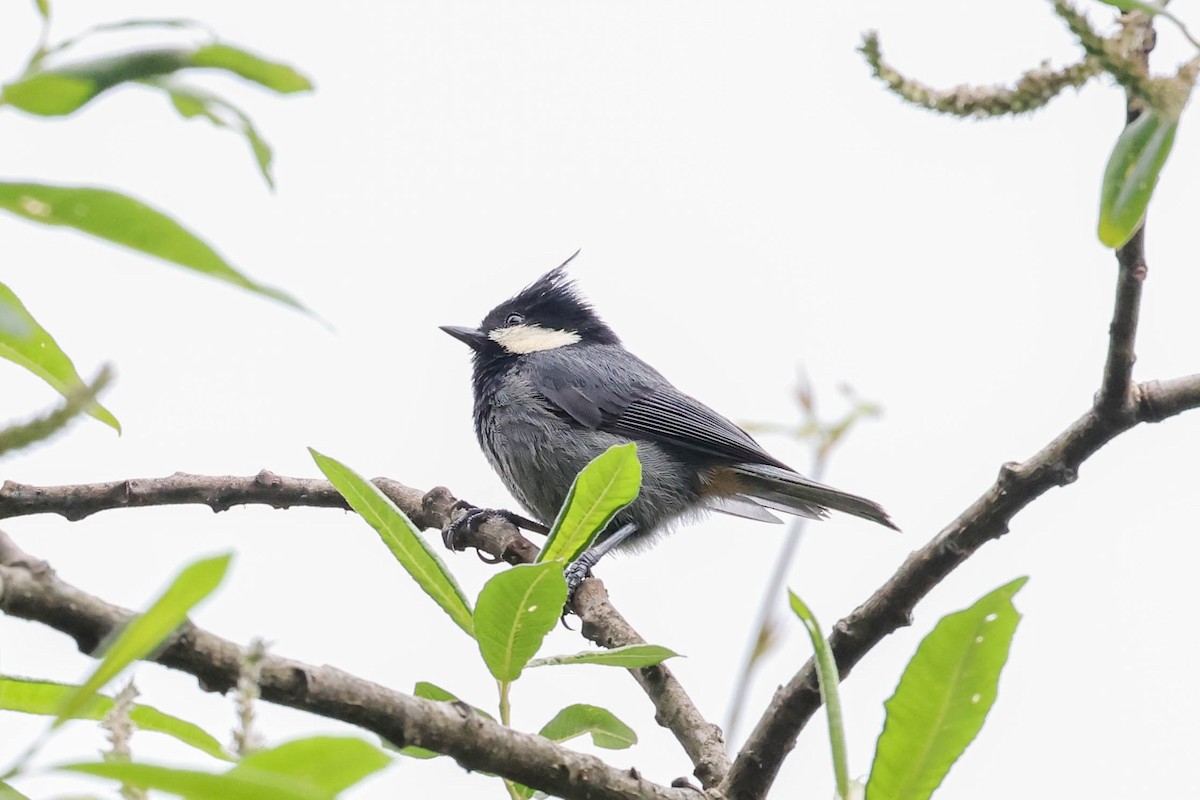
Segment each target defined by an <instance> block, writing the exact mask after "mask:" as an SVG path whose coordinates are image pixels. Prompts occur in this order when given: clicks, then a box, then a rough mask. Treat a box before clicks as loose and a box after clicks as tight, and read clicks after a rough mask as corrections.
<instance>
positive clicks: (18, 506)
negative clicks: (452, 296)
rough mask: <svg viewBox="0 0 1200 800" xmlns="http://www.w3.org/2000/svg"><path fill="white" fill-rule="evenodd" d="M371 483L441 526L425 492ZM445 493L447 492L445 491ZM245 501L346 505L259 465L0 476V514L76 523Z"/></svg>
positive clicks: (417, 516)
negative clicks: (146, 474) (39, 477)
mask: <svg viewBox="0 0 1200 800" xmlns="http://www.w3.org/2000/svg"><path fill="white" fill-rule="evenodd" d="M372 483H374V484H375V485H376V486H377V487H379V489H380V490H381V491H382V492H383V493H384V494H386V495H387V496H388V497H390V498H391V500H392V502H394V503H395V504H396V505H397V506H399V507H400V510H401V511H403V512H404V513H405V514H407V515H408V517H409V519H411V520H412V521H413V523H415V524H416V525H417V526H418V527H420V528H440V527H441V526H442V520H441V519H440V518H439V514H438V513H437V512H438V510H440V511H442V512H443V513H448V511H447V510H446V509H441V507H440V506H439V507H438V509H437V510H433V511H431V510H428V509H426V508H425V506H424V505H423V504H422V501H423V500H424V498H425V493H423V492H421V491H420V490H418V489H412V488H410V487H408V486H405V485H404V484H402V483H398V482H396V481H393V480H389V479H388V478H375V479H374V480H373V481H372ZM434 491H436V490H434ZM442 491H445V490H442ZM446 494H447V495H449V493H448V492H446ZM451 502H453V498H451ZM250 503H254V504H263V505H269V506H272V507H274V508H291V507H292V506H315V507H319V508H341V509H347V510H348V509H349V508H350V506H348V505H347V504H346V501H345V499H344V498H343V497H342V496H341V495H340V494H338V491H337V490H336V489H334V488H333V484H331V483H330V482H329V481H325V480H319V479H315V478H287V477H284V476H281V475H276V474H274V473H272V472H268V471H267V470H265V469H264V470H263V471H262V472H260V473H258V474H257V475H255V476H254V477H250V478H244V477H235V476H232V475H189V474H187V473H184V472H176V473H175V474H174V475H169V476H167V477H165V478H134V479H129V480H123V481H111V482H109V483H91V484H79V485H74V486H27V485H25V484H20V483H14V482H13V481H5V482H4V485H3V486H0V519H6V518H9V517H20V516H28V515H30V514H58V515H60V516H62V517H65V518H67V519H69V520H71V521H72V522H77V521H79V520H81V519H84V518H85V517H90V516H91V515H92V514H95V513H96V512H98V511H108V510H110V509H114V508H140V507H143V506H172V505H205V506H208V507H209V508H211V509H212V510H213V511H217V512H220V511H228V510H229V509H230V508H232V507H233V506H237V505H245V504H250Z"/></svg>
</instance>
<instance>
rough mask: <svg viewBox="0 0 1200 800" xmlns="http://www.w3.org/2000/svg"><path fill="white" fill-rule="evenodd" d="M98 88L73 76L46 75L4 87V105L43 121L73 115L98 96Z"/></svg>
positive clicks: (0, 94) (0, 98)
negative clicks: (44, 118)
mask: <svg viewBox="0 0 1200 800" xmlns="http://www.w3.org/2000/svg"><path fill="white" fill-rule="evenodd" d="M97 93H98V92H97V89H96V84H95V83H93V82H92V81H89V80H87V79H85V78H77V77H73V76H71V75H60V74H53V73H42V74H35V75H31V76H29V77H28V78H24V79H22V80H20V81H16V82H14V83H9V84H6V85H5V86H3V87H0V101H3V102H5V103H8V104H9V105H10V106H13V107H14V108H19V109H21V110H22V111H27V112H29V113H30V114H37V115H39V116H43V117H56V116H62V115H64V114H70V113H71V112H73V111H76V110H78V109H79V108H81V107H82V106H83V105H84V104H85V103H87V101H89V100H91V99H92V98H93V97H95V96H96V94H97Z"/></svg>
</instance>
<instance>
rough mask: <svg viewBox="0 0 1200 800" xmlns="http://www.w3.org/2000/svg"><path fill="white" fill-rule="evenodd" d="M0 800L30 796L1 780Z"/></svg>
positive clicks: (17, 799) (18, 799)
mask: <svg viewBox="0 0 1200 800" xmlns="http://www.w3.org/2000/svg"><path fill="white" fill-rule="evenodd" d="M0 800H29V798H28V797H26V796H25V795H23V794H21V793H20V792H18V791H17V790H16V789H14V788H13V787H11V786H9V785H8V784H7V783H5V782H4V781H0Z"/></svg>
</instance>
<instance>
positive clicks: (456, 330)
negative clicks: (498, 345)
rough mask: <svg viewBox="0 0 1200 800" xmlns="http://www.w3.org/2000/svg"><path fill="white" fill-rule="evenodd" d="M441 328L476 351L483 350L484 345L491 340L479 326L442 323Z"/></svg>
mask: <svg viewBox="0 0 1200 800" xmlns="http://www.w3.org/2000/svg"><path fill="white" fill-rule="evenodd" d="M441 329H442V330H444V331H445V332H446V333H448V334H450V335H451V336H453V337H454V338H455V339H458V340H459V341H460V342H462V343H463V344H465V345H467V346H469V347H470V348H471V349H472V350H474V351H476V352H479V351H480V350H482V349H483V348H484V345H486V344H487V343H488V342H489V341H490V340H489V339H488V337H487V334H486V333H484V332H483V331H481V330H479V329H478V328H465V327H463V326H461V325H442V326H441Z"/></svg>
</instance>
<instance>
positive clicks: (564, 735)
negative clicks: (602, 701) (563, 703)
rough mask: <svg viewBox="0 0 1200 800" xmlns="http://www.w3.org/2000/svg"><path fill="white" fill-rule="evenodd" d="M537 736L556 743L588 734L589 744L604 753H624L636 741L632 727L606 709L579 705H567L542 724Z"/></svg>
mask: <svg viewBox="0 0 1200 800" xmlns="http://www.w3.org/2000/svg"><path fill="white" fill-rule="evenodd" d="M539 733H541V734H542V736H545V737H546V738H547V739H552V740H553V741H556V742H565V741H567V740H568V739H574V738H575V737H576V736H583V735H584V734H585V733H590V734H591V735H592V744H594V745H596V747H603V748H606V749H608V750H624V749H626V748H628V747H632V746H633V745H635V744H637V740H638V738H637V734H636V733H634V732H633V728H631V727H629V726H628V725H626V724H625V723H624V722H621V720H619V719H617V718H616V716H615V715H614V714H613V713H612V712H611V711H609V710H608V709H604V708H600V707H599V706H589V705H583V704H576V705H571V706H567V707H566V708H564V709H563V710H562V711H560V712H558V713H557V714H555V715H554V719H552V720H550V721H549V722H547V723H546V724H545V725H543V726H542V729H541V731H539Z"/></svg>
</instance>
